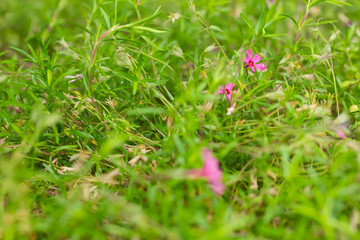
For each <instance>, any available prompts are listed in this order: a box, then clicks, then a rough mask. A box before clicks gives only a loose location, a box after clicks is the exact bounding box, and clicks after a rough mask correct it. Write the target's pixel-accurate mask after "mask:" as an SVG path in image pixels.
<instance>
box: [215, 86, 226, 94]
mask: <svg viewBox="0 0 360 240" xmlns="http://www.w3.org/2000/svg"><path fill="white" fill-rule="evenodd" d="M224 93H225V88H224V86H222V87H221V88H220V90H219V91H217V92H216V93H215V95H217V94H224Z"/></svg>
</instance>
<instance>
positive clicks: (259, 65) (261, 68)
mask: <svg viewBox="0 0 360 240" xmlns="http://www.w3.org/2000/svg"><path fill="white" fill-rule="evenodd" d="M255 67H256V68H257V69H259V70H261V71H265V65H264V64H263V63H260V64H255Z"/></svg>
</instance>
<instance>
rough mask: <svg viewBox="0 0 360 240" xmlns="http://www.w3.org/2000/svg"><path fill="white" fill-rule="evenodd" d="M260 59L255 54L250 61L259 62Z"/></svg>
mask: <svg viewBox="0 0 360 240" xmlns="http://www.w3.org/2000/svg"><path fill="white" fill-rule="evenodd" d="M260 60H261V57H260V56H259V55H257V54H255V56H254V58H253V59H252V61H253V62H254V63H257V62H260Z"/></svg>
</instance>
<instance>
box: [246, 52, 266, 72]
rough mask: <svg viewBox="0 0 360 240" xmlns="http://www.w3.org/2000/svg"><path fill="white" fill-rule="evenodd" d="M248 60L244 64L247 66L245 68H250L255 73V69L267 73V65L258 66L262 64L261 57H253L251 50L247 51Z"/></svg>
mask: <svg viewBox="0 0 360 240" xmlns="http://www.w3.org/2000/svg"><path fill="white" fill-rule="evenodd" d="M246 54H247V58H245V59H244V62H245V63H246V64H247V65H246V66H245V67H250V68H251V70H252V71H253V72H255V68H256V69H258V70H261V71H265V65H264V64H263V63H260V64H256V63H258V62H260V60H261V57H260V56H259V55H257V54H255V55H254V57H252V55H253V54H252V52H251V51H250V50H246Z"/></svg>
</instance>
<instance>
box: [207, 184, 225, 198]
mask: <svg viewBox="0 0 360 240" xmlns="http://www.w3.org/2000/svg"><path fill="white" fill-rule="evenodd" d="M210 186H211V189H212V190H213V192H214V193H215V194H217V195H220V196H221V195H223V194H224V193H225V185H224V184H222V183H214V184H212V183H210Z"/></svg>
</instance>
